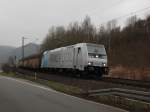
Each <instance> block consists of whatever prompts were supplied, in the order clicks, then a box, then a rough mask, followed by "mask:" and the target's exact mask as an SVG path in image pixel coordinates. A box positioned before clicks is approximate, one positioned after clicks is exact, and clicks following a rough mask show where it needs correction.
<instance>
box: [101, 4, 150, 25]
mask: <svg viewBox="0 0 150 112" xmlns="http://www.w3.org/2000/svg"><path fill="white" fill-rule="evenodd" d="M149 9H150V6H149V7H146V8H142V9H139V10H136V11H134V12H131V13H128V14H125V15H122V16H118V17H115V18H113V19H110V20H108V21H113V20H119V19H122V18H125V17H128V16H130V15H136V14H137V13H140V12H143V11H146V10H149ZM108 21H107V22H102V24H107V23H108Z"/></svg>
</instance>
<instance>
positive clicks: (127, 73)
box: [110, 66, 150, 81]
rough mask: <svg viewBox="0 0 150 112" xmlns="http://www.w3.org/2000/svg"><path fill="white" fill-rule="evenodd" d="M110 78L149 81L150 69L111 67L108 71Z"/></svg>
mask: <svg viewBox="0 0 150 112" xmlns="http://www.w3.org/2000/svg"><path fill="white" fill-rule="evenodd" d="M110 76H111V77H115V78H126V79H134V80H149V81H150V67H149V68H127V67H123V66H117V67H112V68H111V69H110Z"/></svg>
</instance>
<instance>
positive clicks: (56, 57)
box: [19, 43, 108, 77]
mask: <svg viewBox="0 0 150 112" xmlns="http://www.w3.org/2000/svg"><path fill="white" fill-rule="evenodd" d="M19 67H24V68H29V69H40V70H41V69H42V70H55V71H60V70H61V71H70V72H78V73H79V72H80V73H82V74H84V75H89V74H90V75H97V76H100V77H101V76H103V75H107V74H108V64H107V54H106V50H105V47H104V45H100V44H92V43H79V44H75V45H71V46H66V47H61V48H56V49H54V50H48V51H45V52H43V53H42V54H38V55H33V56H30V57H27V58H24V59H22V60H20V61H19Z"/></svg>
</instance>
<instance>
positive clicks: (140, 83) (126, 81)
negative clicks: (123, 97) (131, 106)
mask: <svg viewBox="0 0 150 112" xmlns="http://www.w3.org/2000/svg"><path fill="white" fill-rule="evenodd" d="M102 80H103V81H105V82H109V83H110V82H111V83H116V84H123V85H131V86H135V87H141V88H150V81H142V80H131V79H121V78H112V77H104V78H103V79H102Z"/></svg>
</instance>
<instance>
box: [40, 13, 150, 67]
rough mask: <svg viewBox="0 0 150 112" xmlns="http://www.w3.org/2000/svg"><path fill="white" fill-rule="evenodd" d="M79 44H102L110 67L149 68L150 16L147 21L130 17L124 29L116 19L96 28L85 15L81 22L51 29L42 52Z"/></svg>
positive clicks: (42, 46)
mask: <svg viewBox="0 0 150 112" xmlns="http://www.w3.org/2000/svg"><path fill="white" fill-rule="evenodd" d="M81 42H89V43H97V44H104V45H105V47H106V50H107V53H108V60H109V65H110V66H117V65H122V66H128V67H147V66H150V16H148V17H147V18H146V19H140V18H137V17H136V16H133V17H130V18H129V19H127V22H126V25H125V26H124V27H123V28H122V27H121V26H118V25H117V21H116V20H112V21H110V22H108V23H107V25H100V27H99V28H97V27H96V26H95V25H94V24H92V22H91V19H90V17H88V16H86V17H85V19H84V21H83V22H81V23H79V22H74V23H71V24H69V26H68V27H67V28H66V27H64V26H58V27H51V28H50V30H49V32H48V34H47V36H46V38H45V39H44V41H43V43H42V45H41V51H45V50H50V49H54V48H58V47H62V46H67V45H72V44H76V43H81Z"/></svg>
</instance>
